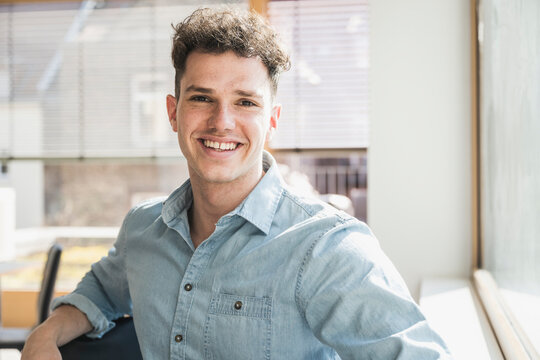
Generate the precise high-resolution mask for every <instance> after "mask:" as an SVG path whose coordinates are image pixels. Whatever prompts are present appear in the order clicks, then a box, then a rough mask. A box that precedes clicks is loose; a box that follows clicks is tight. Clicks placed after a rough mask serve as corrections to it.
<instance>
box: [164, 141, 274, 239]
mask: <svg viewBox="0 0 540 360" xmlns="http://www.w3.org/2000/svg"><path fill="white" fill-rule="evenodd" d="M262 162H263V170H264V171H265V175H264V176H263V177H262V179H261V180H260V181H259V183H258V184H257V185H256V186H255V188H254V189H253V190H252V191H251V193H249V195H248V196H247V197H246V198H245V199H244V201H242V202H241V203H240V205H238V206H237V207H236V209H234V210H233V211H231V212H230V213H229V214H227V215H225V216H224V217H230V216H232V215H238V216H241V217H242V218H244V219H246V220H247V221H248V222H250V223H252V224H253V225H254V226H256V227H257V228H258V229H259V230H261V231H262V232H264V233H265V234H268V232H269V231H270V226H271V225H272V220H273V218H274V214H275V212H276V210H277V207H278V205H279V200H280V199H281V194H282V192H283V189H284V181H283V178H282V177H281V174H280V173H279V169H278V166H277V163H276V161H275V159H274V158H273V157H272V155H270V153H268V152H267V151H264V152H263V158H262ZM192 202H193V193H192V189H191V183H190V181H189V179H188V180H187V181H186V182H185V183H184V184H183V185H182V186H180V187H179V188H178V189H176V190H175V191H174V192H173V193H172V194H171V195H169V197H168V198H167V199H166V200H165V201H164V202H163V209H162V211H161V215H162V217H163V221H164V222H165V223H166V224H167V226H169V227H173V226H175V225H176V224H177V223H178V222H179V221H181V222H182V223H184V226H182V227H187V229H189V227H188V226H187V221H188V219H187V210H188V209H189V207H190V206H191V203H192ZM183 230H186V229H183Z"/></svg>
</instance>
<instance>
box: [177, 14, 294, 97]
mask: <svg viewBox="0 0 540 360" xmlns="http://www.w3.org/2000/svg"><path fill="white" fill-rule="evenodd" d="M173 28H174V31H175V34H174V36H173V48H172V61H173V65H174V69H175V70H176V74H175V77H174V83H175V89H174V93H175V97H176V99H178V97H179V95H180V78H181V77H182V74H183V73H184V70H185V66H186V59H187V57H188V55H189V54H190V53H191V52H192V51H194V50H197V51H202V52H206V53H213V54H222V53H224V52H227V51H234V53H235V54H236V55H238V56H242V57H247V58H249V57H259V58H260V59H261V61H262V62H263V64H264V65H265V66H266V68H267V69H268V76H269V78H270V81H271V84H272V95H275V94H276V91H277V85H278V80H279V75H280V74H281V73H282V72H283V71H287V70H289V68H290V66H291V62H290V59H289V55H288V54H287V51H286V50H285V48H284V46H283V45H282V44H281V41H280V39H279V36H278V34H277V32H276V31H275V30H274V29H273V28H272V27H271V26H270V25H269V24H268V23H267V22H266V21H265V20H264V19H263V18H262V17H261V16H260V15H258V14H257V13H256V12H255V11H245V10H239V9H235V8H231V7H220V8H204V9H197V10H195V11H194V12H193V14H191V15H190V16H188V17H187V18H186V19H185V20H184V21H182V22H180V23H179V24H177V25H176V26H174V25H173Z"/></svg>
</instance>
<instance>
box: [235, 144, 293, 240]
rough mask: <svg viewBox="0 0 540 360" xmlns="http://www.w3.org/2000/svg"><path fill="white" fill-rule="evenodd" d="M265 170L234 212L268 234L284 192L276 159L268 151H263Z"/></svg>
mask: <svg viewBox="0 0 540 360" xmlns="http://www.w3.org/2000/svg"><path fill="white" fill-rule="evenodd" d="M263 170H264V171H265V173H266V174H265V175H264V176H263V178H262V179H261V180H260V181H259V183H258V184H257V185H256V186H255V188H254V189H253V191H251V193H250V194H249V195H248V196H247V198H245V199H244V201H242V203H241V204H240V205H239V206H238V207H237V208H236V209H235V210H233V212H232V214H234V213H236V214H238V215H239V216H241V217H243V218H244V219H246V220H247V221H249V222H250V223H252V224H253V225H255V226H256V227H257V228H259V229H260V230H261V231H262V232H264V233H265V234H268V232H269V231H270V226H271V225H272V220H273V219H274V214H275V213H276V210H277V207H278V205H279V200H280V199H281V194H282V193H283V188H284V182H283V179H282V177H281V174H280V173H279V169H278V166H277V163H276V160H274V158H273V157H272V155H270V153H268V152H267V151H264V153H263Z"/></svg>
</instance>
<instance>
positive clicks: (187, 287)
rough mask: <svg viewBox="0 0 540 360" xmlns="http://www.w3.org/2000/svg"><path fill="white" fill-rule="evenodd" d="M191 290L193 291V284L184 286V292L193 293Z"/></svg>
mask: <svg viewBox="0 0 540 360" xmlns="http://www.w3.org/2000/svg"><path fill="white" fill-rule="evenodd" d="M191 289H193V286H191V284H186V285H184V290H186V291H191Z"/></svg>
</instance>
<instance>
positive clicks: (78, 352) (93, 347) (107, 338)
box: [60, 317, 143, 360]
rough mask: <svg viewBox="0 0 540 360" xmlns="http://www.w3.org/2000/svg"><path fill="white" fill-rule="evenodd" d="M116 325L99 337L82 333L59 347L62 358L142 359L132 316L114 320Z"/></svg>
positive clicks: (76, 359) (88, 359) (72, 359)
mask: <svg viewBox="0 0 540 360" xmlns="http://www.w3.org/2000/svg"><path fill="white" fill-rule="evenodd" d="M115 323H116V326H115V327H114V328H113V329H112V330H111V331H109V332H108V333H106V334H105V335H103V337H102V338H101V339H90V338H88V337H86V336H85V335H82V336H80V337H78V338H76V339H75V340H72V341H71V342H69V343H67V344H66V345H64V346H62V347H60V354H62V359H63V360H95V359H99V360H142V358H143V357H142V355H141V351H140V348H139V341H138V340H137V334H136V333H135V327H134V325H133V318H131V317H123V318H120V319H117V320H115Z"/></svg>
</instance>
